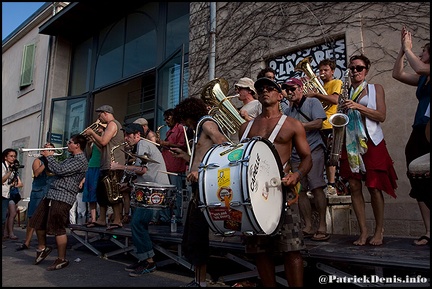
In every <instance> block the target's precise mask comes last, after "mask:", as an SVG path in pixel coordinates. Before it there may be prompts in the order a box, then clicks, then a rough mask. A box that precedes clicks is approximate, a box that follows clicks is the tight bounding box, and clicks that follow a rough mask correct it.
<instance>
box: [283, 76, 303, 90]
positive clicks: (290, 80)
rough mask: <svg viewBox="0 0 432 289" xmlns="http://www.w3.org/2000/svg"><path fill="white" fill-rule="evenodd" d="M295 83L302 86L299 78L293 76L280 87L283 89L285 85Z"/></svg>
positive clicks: (293, 84)
mask: <svg viewBox="0 0 432 289" xmlns="http://www.w3.org/2000/svg"><path fill="white" fill-rule="evenodd" d="M295 85H297V86H298V87H300V88H302V87H303V82H302V81H301V80H300V79H298V78H295V77H293V78H290V79H288V80H287V81H285V83H284V84H282V88H283V89H285V88H286V87H287V86H295Z"/></svg>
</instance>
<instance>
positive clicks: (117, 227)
mask: <svg viewBox="0 0 432 289" xmlns="http://www.w3.org/2000/svg"><path fill="white" fill-rule="evenodd" d="M122 228H123V225H120V224H114V223H113V224H111V225H109V227H108V228H106V229H107V230H108V231H110V230H114V229H122Z"/></svg>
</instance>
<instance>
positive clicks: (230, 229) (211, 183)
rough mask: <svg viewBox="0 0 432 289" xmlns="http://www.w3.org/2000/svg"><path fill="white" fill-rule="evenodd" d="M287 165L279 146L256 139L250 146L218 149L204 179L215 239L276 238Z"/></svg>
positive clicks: (206, 161)
mask: <svg viewBox="0 0 432 289" xmlns="http://www.w3.org/2000/svg"><path fill="white" fill-rule="evenodd" d="M281 171H282V165H281V163H280V160H279V155H278V154H277V152H276V150H275V148H274V147H273V144H271V143H270V142H269V141H267V140H261V139H259V138H254V139H252V140H250V141H248V142H247V143H240V144H236V145H232V144H221V145H217V146H213V147H212V148H211V149H210V150H209V151H207V153H206V154H205V156H204V158H203V164H202V165H201V166H200V170H199V174H198V178H199V179H198V184H199V196H200V200H201V201H202V203H203V204H204V205H203V206H202V207H205V210H204V211H203V212H204V215H205V217H206V219H207V222H208V223H209V226H210V229H211V230H212V231H214V232H215V233H220V234H223V235H231V234H236V233H242V234H247V235H251V234H265V235H271V234H273V233H275V232H276V230H277V229H278V227H279V225H280V222H281V214H282V212H283V204H284V196H283V193H282V185H281V184H280V182H279V183H276V184H274V183H272V182H271V180H272V179H275V178H276V179H280V178H281Z"/></svg>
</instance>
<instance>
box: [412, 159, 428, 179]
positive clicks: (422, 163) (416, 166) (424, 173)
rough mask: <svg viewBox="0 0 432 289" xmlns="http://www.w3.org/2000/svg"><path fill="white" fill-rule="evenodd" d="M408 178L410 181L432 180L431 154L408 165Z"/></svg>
mask: <svg viewBox="0 0 432 289" xmlns="http://www.w3.org/2000/svg"><path fill="white" fill-rule="evenodd" d="M408 177H409V178H410V179H428V178H430V153H427V154H425V155H422V156H420V157H418V158H416V159H414V160H413V161H412V162H411V163H410V164H409V165H408Z"/></svg>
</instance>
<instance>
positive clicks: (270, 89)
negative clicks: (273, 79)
mask: <svg viewBox="0 0 432 289" xmlns="http://www.w3.org/2000/svg"><path fill="white" fill-rule="evenodd" d="M264 89H265V90H267V91H268V92H272V91H274V90H278V89H277V88H276V87H274V86H267V85H264V86H263V87H260V88H258V89H257V92H258V93H259V94H261V93H263V92H264Z"/></svg>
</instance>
